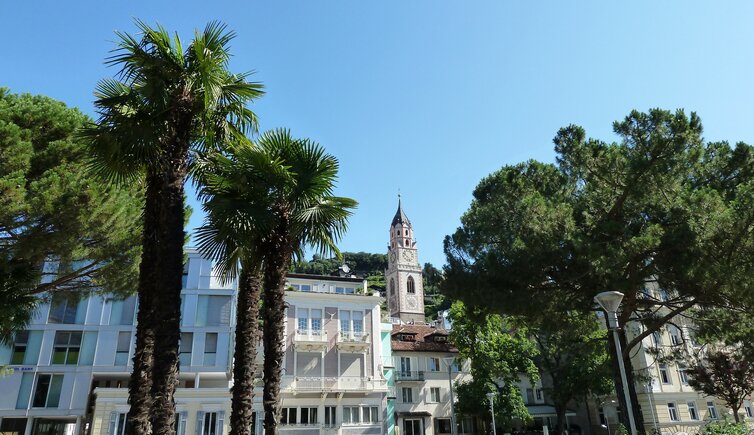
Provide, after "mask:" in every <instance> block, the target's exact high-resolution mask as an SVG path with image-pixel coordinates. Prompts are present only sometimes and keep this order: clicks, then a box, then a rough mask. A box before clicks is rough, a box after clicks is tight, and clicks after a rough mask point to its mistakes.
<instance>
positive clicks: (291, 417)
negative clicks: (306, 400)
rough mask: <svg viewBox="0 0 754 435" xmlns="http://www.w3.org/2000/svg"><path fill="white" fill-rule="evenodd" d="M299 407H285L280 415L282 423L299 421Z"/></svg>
mask: <svg viewBox="0 0 754 435" xmlns="http://www.w3.org/2000/svg"><path fill="white" fill-rule="evenodd" d="M297 411H298V408H283V413H282V414H281V416H280V424H296V423H297V422H298V418H297V414H298V412H297Z"/></svg>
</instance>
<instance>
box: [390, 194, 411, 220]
mask: <svg viewBox="0 0 754 435" xmlns="http://www.w3.org/2000/svg"><path fill="white" fill-rule="evenodd" d="M404 223H405V224H406V225H408V226H411V221H410V220H408V216H406V213H404V212H403V207H401V194H400V193H399V194H398V210H397V211H396V212H395V216H394V217H393V223H392V224H390V226H395V224H404Z"/></svg>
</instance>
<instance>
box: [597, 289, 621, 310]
mask: <svg viewBox="0 0 754 435" xmlns="http://www.w3.org/2000/svg"><path fill="white" fill-rule="evenodd" d="M594 300H595V301H596V302H597V303H598V304H599V305H600V307H602V309H603V310H605V311H607V312H608V313H615V312H616V311H618V307H619V306H620V303H621V301H622V300H623V293H621V292H616V291H612V292H602V293H599V294H597V296H595V297H594Z"/></svg>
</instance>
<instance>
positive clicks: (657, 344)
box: [652, 331, 662, 348]
mask: <svg viewBox="0 0 754 435" xmlns="http://www.w3.org/2000/svg"><path fill="white" fill-rule="evenodd" d="M652 341H653V342H654V345H655V347H656V348H657V347H660V346H662V336H661V335H660V333H659V332H657V331H655V332H653V333H652Z"/></svg>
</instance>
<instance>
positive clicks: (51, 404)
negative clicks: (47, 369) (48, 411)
mask: <svg viewBox="0 0 754 435" xmlns="http://www.w3.org/2000/svg"><path fill="white" fill-rule="evenodd" d="M62 389H63V375H54V376H53V377H52V382H51V383H50V392H49V393H48V395H47V407H48V408H57V407H58V404H59V403H60V391H61V390H62Z"/></svg>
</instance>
